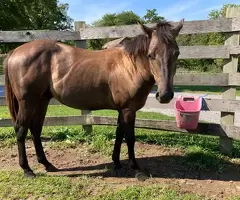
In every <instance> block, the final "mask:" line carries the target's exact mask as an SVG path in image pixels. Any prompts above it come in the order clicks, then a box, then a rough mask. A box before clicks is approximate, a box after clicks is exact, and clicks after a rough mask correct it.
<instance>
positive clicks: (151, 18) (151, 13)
mask: <svg viewBox="0 0 240 200" xmlns="http://www.w3.org/2000/svg"><path fill="white" fill-rule="evenodd" d="M156 11H157V10H156V9H155V8H154V9H152V10H149V9H147V13H146V15H144V16H143V19H144V21H145V23H156V22H158V21H160V20H163V19H164V17H161V16H159V15H158V14H157V13H156Z"/></svg>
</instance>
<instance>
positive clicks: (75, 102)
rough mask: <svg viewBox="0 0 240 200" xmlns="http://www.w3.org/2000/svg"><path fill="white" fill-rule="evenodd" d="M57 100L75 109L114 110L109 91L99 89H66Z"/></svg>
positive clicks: (114, 106)
mask: <svg viewBox="0 0 240 200" xmlns="http://www.w3.org/2000/svg"><path fill="white" fill-rule="evenodd" d="M58 96H59V95H58ZM57 98H58V100H59V101H60V102H61V103H63V104H64V105H67V106H69V107H73V108H76V109H82V110H99V109H116V105H115V103H114V101H113V99H112V96H111V93H110V91H106V90H105V89H101V88H89V89H76V90H71V91H70V90H67V89H66V90H65V91H64V92H62V94H61V95H60V96H59V97H57Z"/></svg>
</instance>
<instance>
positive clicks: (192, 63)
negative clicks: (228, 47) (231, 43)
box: [178, 4, 240, 72]
mask: <svg viewBox="0 0 240 200" xmlns="http://www.w3.org/2000/svg"><path fill="white" fill-rule="evenodd" d="M238 6H240V5H237V4H224V5H223V7H222V8H221V9H220V10H213V11H211V12H210V13H209V18H210V19H217V18H224V17H225V16H226V10H227V8H231V7H238ZM225 39H226V37H225V35H224V34H223V33H207V34H191V35H190V34H189V35H180V36H179V37H178V43H179V45H182V46H193V45H223V44H224V41H225ZM223 64H224V61H223V59H185V60H178V65H179V66H180V67H181V68H185V69H187V70H196V71H201V72H221V71H222V66H223Z"/></svg>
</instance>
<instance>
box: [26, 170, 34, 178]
mask: <svg viewBox="0 0 240 200" xmlns="http://www.w3.org/2000/svg"><path fill="white" fill-rule="evenodd" d="M24 177H26V178H35V177H36V174H34V173H33V172H32V171H27V172H24Z"/></svg>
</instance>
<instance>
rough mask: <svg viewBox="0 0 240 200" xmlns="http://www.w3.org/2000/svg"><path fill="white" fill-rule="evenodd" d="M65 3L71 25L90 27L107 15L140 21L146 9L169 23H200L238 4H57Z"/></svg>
mask: <svg viewBox="0 0 240 200" xmlns="http://www.w3.org/2000/svg"><path fill="white" fill-rule="evenodd" d="M60 2H64V3H68V4H69V10H68V15H69V16H70V17H71V18H73V19H74V21H85V22H86V23H87V24H91V23H92V22H93V21H95V20H98V19H100V18H101V17H102V16H103V15H104V14H106V13H119V12H122V11H133V12H134V13H136V14H137V15H139V16H140V17H143V16H144V15H145V14H146V10H147V9H153V8H156V9H157V13H158V14H159V15H160V16H163V17H164V18H165V19H166V20H169V21H178V20H180V19H182V18H184V19H185V20H186V21H192V20H203V19H207V18H208V13H209V12H210V11H211V10H213V9H220V8H221V7H222V5H223V4H229V3H235V4H240V0H235V1H234V0H232V1H231V0H60Z"/></svg>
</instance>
